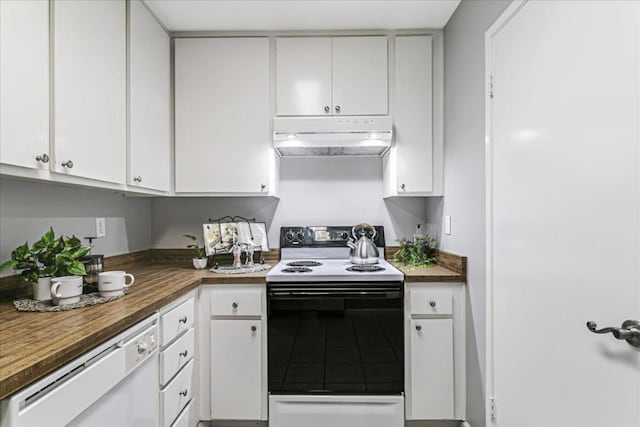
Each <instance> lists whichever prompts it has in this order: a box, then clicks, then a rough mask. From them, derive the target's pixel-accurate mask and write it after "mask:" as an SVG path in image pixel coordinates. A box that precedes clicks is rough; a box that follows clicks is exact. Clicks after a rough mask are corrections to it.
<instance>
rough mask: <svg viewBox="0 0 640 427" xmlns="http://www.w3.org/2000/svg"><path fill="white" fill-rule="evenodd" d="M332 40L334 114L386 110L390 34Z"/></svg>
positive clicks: (362, 113) (384, 112)
mask: <svg viewBox="0 0 640 427" xmlns="http://www.w3.org/2000/svg"><path fill="white" fill-rule="evenodd" d="M332 40H333V49H332V52H333V54H332V56H333V60H332V77H333V114H334V115H338V114H339V115H368V114H387V113H388V111H389V110H388V97H387V94H388V89H387V38H386V37H334V38H333V39H332Z"/></svg>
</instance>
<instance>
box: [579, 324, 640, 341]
mask: <svg viewBox="0 0 640 427" xmlns="http://www.w3.org/2000/svg"><path fill="white" fill-rule="evenodd" d="M597 328H598V325H597V324H596V322H594V321H592V320H590V321H588V322H587V329H589V330H590V331H591V332H593V333H594V334H606V333H609V332H611V334H613V336H614V337H615V338H616V339H618V340H625V341H627V342H628V343H629V344H631V345H632V346H634V347H638V348H640V322H639V321H637V320H625V321H624V322H622V327H620V328H602V329H597Z"/></svg>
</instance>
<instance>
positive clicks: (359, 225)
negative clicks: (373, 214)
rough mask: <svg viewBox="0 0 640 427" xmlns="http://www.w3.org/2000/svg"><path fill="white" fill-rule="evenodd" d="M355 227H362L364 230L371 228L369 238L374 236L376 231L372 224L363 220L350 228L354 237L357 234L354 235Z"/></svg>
mask: <svg viewBox="0 0 640 427" xmlns="http://www.w3.org/2000/svg"><path fill="white" fill-rule="evenodd" d="M356 228H362V229H365V230H371V231H372V232H373V235H372V236H371V240H373V239H375V238H376V234H377V231H376V228H375V227H374V226H373V225H371V224H367V223H364V222H361V223H360V224H356V225H354V226H353V228H351V234H352V235H353V237H354V238H355V239H357V238H358V236H356Z"/></svg>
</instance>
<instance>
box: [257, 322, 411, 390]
mask: <svg viewBox="0 0 640 427" xmlns="http://www.w3.org/2000/svg"><path fill="white" fill-rule="evenodd" d="M398 315H399V314H398V313H397V312H389V313H384V312H383V313H381V312H380V311H378V312H376V313H375V315H374V314H373V313H362V312H358V311H357V310H356V311H344V312H340V313H339V314H330V313H323V314H320V315H318V314H313V313H306V315H303V316H301V315H300V313H299V312H297V313H292V314H291V315H287V314H283V315H280V316H278V318H275V319H271V320H270V323H269V334H270V336H271V345H272V348H270V349H269V357H271V359H272V360H270V365H269V366H270V368H271V369H270V371H269V389H270V390H271V391H272V392H273V391H275V392H283V393H296V392H298V393H299V392H309V391H313V390H334V391H344V390H349V391H369V392H381V393H382V392H384V393H389V392H391V393H396V392H397V393H399V392H402V391H403V384H402V381H403V374H402V372H403V357H402V354H403V345H404V344H403V331H402V329H400V330H392V329H393V328H392V327H390V326H389V325H394V324H396V325H402V322H401V321H398V319H397V316H398ZM400 316H401V314H400Z"/></svg>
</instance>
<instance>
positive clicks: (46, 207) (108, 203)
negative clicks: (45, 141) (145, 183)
mask: <svg viewBox="0 0 640 427" xmlns="http://www.w3.org/2000/svg"><path fill="white" fill-rule="evenodd" d="M96 217H101V218H105V219H106V231H107V233H106V236H105V237H104V238H101V239H97V240H95V241H94V249H93V253H96V254H104V255H117V254H122V253H127V252H133V251H138V250H142V249H148V248H150V247H151V226H150V217H151V199H148V198H133V197H124V196H123V195H122V194H120V193H115V192H113V191H104V190H92V189H84V188H77V187H68V186H63V185H59V184H51V183H43V182H35V181H33V182H32V181H21V180H16V179H12V178H6V177H2V178H0V260H2V262H4V261H6V260H8V259H9V258H10V257H11V251H12V250H13V249H14V248H15V247H16V246H18V245H21V244H23V243H24V242H25V240H26V241H28V242H29V243H30V244H32V243H33V242H34V241H35V240H37V239H39V238H40V236H42V234H44V232H45V231H47V229H48V228H49V226H53V229H54V230H55V232H56V234H66V235H71V234H75V235H76V236H78V237H80V238H82V237H85V236H94V235H95V218H96ZM10 273H11V272H10V271H9V272H4V275H6V274H10Z"/></svg>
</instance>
